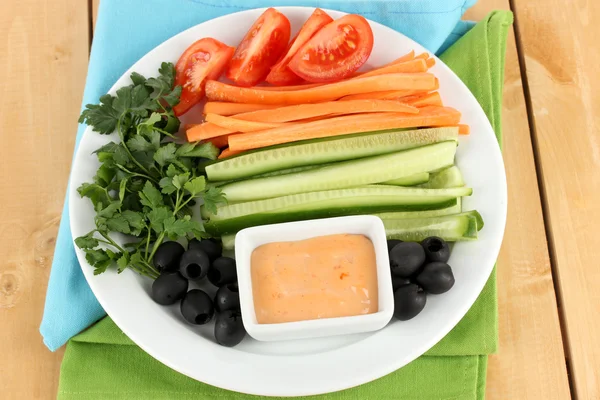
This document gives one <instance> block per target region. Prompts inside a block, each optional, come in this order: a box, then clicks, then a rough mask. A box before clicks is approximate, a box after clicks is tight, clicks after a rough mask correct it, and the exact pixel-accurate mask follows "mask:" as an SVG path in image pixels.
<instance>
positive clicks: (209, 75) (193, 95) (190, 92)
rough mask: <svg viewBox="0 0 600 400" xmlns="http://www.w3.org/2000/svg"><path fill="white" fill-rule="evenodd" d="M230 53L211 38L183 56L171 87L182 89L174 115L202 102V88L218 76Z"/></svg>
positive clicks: (224, 45)
mask: <svg viewBox="0 0 600 400" xmlns="http://www.w3.org/2000/svg"><path fill="white" fill-rule="evenodd" d="M233 52H234V48H233V47H230V46H227V45H226V44H223V43H221V42H219V41H218V40H215V39H212V38H204V39H200V40H198V41H197V42H195V43H193V44H192V45H191V46H190V47H188V48H187V49H186V51H184V52H183V54H182V55H181V57H179V61H177V64H176V65H175V85H176V86H181V88H182V90H181V99H180V101H179V104H177V105H176V106H175V107H173V111H174V112H175V115H177V116H179V115H183V114H185V113H186V112H187V111H188V110H189V109H190V108H192V107H193V106H195V105H196V104H198V103H199V102H200V100H202V97H203V96H204V84H205V83H206V81H207V80H209V79H218V78H219V76H221V74H222V73H223V70H224V69H225V67H226V66H227V64H228V63H229V61H230V60H231V57H232V56H233Z"/></svg>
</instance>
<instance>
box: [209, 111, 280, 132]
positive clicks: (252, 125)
mask: <svg viewBox="0 0 600 400" xmlns="http://www.w3.org/2000/svg"><path fill="white" fill-rule="evenodd" d="M206 122H208V123H211V124H215V125H217V126H220V127H221V128H225V129H228V130H230V131H231V132H254V131H260V130H264V129H271V128H277V127H280V126H282V125H283V124H281V123H277V122H256V121H248V120H243V119H237V118H232V117H224V116H222V115H218V114H207V115H206Z"/></svg>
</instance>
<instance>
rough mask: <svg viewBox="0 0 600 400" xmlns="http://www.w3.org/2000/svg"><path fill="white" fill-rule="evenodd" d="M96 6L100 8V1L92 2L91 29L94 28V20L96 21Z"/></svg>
mask: <svg viewBox="0 0 600 400" xmlns="http://www.w3.org/2000/svg"><path fill="white" fill-rule="evenodd" d="M98 6H100V0H92V27H93V28H94V29H95V28H96V19H98Z"/></svg>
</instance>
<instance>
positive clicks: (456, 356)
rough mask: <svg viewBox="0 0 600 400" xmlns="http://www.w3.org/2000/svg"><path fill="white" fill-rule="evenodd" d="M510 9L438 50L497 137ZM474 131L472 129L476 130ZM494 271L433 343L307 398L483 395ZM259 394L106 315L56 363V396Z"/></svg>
mask: <svg viewBox="0 0 600 400" xmlns="http://www.w3.org/2000/svg"><path fill="white" fill-rule="evenodd" d="M512 18H513V17H512V14H511V13H510V12H508V11H496V12H493V13H491V14H490V15H488V16H487V17H486V18H485V19H484V20H483V21H481V22H480V23H478V24H477V25H476V26H475V27H474V28H473V29H471V30H470V31H469V32H468V33H466V34H465V35H464V36H463V37H462V38H461V39H459V40H458V41H457V42H456V43H455V44H454V45H452V46H451V47H450V48H448V50H447V51H445V52H444V54H442V56H441V58H442V60H444V62H445V63H446V64H447V65H448V66H449V67H450V68H452V69H453V70H454V71H455V72H456V73H457V74H458V76H459V77H460V78H461V79H462V80H463V81H464V82H465V83H466V84H467V86H468V87H469V89H470V90H471V91H472V92H473V94H474V95H475V97H476V98H477V100H478V101H479V103H480V104H481V106H482V107H483V110H484V111H485V113H486V115H487V116H488V118H489V119H490V121H491V123H492V126H493V128H494V130H495V132H496V136H497V137H498V140H499V141H500V135H501V126H500V111H501V104H502V82H503V71H504V52H505V45H506V34H507V31H508V28H509V26H510V24H511V23H512ZM472 134H474V135H476V134H477V132H473V133H472ZM497 332H498V322H497V293H496V272H495V270H494V272H493V273H492V276H491V277H490V279H489V281H488V283H487V284H486V286H485V288H484V290H483V291H482V293H481V294H480V296H479V298H478V299H477V301H476V302H475V304H474V305H473V307H472V308H471V309H470V310H469V312H468V313H467V315H466V316H465V317H464V318H463V319H462V320H461V322H460V323H459V324H458V325H457V326H456V327H455V328H454V329H453V330H452V331H451V332H450V333H449V334H448V335H447V336H446V337H445V338H444V339H442V341H440V342H439V343H438V344H437V345H436V346H435V347H433V348H432V349H431V350H430V351H429V352H427V353H426V354H425V355H424V356H423V357H420V358H418V359H417V360H415V361H413V362H412V363H410V364H408V365H407V366H405V367H403V368H401V369H400V370H398V371H396V372H394V373H391V374H389V375H387V376H385V377H383V378H381V379H378V380H376V381H374V382H371V383H368V384H365V385H362V386H359V387H356V388H352V389H348V390H345V391H341V392H337V393H331V394H326V395H322V396H313V397H309V398H310V399H323V400H327V399H332V400H343V399H349V400H354V399H421V400H428V399H431V400H434V399H435V400H439V399H446V400H449V399H461V400H467V399H469V400H471V399H473V400H474V399H483V398H484V395H485V382H486V368H487V354H490V353H492V352H494V351H495V350H496V348H497V343H498V337H497ZM250 397H255V398H262V397H259V396H245V395H242V394H239V393H234V392H230V391H226V390H223V389H218V388H215V387H213V386H209V385H206V384H203V383H200V382H197V381H195V380H193V379H190V378H188V377H186V376H184V375H181V374H179V373H177V372H175V371H173V370H171V369H169V368H168V367H166V366H164V365H163V364H161V363H159V362H158V361H156V360H154V359H153V358H152V357H150V356H149V355H148V354H146V353H144V352H143V351H142V350H141V349H140V348H138V347H137V346H135V345H134V344H133V343H132V342H131V341H130V340H129V339H128V338H127V336H125V334H123V332H121V331H120V330H119V328H118V327H117V326H116V325H115V324H114V323H113V322H112V320H111V319H110V318H108V317H107V318H105V319H103V320H102V321H100V322H99V323H97V324H96V325H94V326H93V327H92V328H90V329H88V330H87V331H85V332H84V333H82V334H80V335H78V336H76V337H75V338H73V339H72V340H71V341H70V342H69V344H68V346H67V349H66V352H65V357H64V360H63V364H62V368H61V378H60V384H59V394H58V398H59V399H61V400H64V399H111V400H119V399H131V400H133V399H148V400H152V399H192V398H201V399H224V400H227V399H230V400H234V399H241V398H250Z"/></svg>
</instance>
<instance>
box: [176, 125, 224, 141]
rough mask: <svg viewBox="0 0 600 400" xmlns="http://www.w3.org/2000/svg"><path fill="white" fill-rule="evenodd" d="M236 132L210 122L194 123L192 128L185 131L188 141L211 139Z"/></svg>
mask: <svg viewBox="0 0 600 400" xmlns="http://www.w3.org/2000/svg"><path fill="white" fill-rule="evenodd" d="M233 132H236V131H235V130H232V129H228V128H223V127H221V126H219V125H215V124H211V123H210V122H204V123H202V124H199V125H196V126H194V127H193V128H190V129H188V130H187V131H185V135H186V137H187V141H188V142H197V141H198V140H206V139H211V138H215V137H219V136H223V135H228V134H230V133H233Z"/></svg>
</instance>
